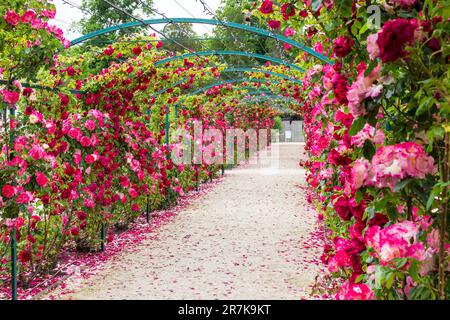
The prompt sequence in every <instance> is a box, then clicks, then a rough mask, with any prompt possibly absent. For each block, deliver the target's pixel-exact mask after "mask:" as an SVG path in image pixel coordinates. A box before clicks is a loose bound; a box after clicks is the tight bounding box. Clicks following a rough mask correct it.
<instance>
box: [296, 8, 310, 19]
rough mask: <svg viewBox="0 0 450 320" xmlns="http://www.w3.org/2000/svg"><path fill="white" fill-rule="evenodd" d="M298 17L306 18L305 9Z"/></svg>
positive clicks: (306, 12)
mask: <svg viewBox="0 0 450 320" xmlns="http://www.w3.org/2000/svg"><path fill="white" fill-rule="evenodd" d="M298 15H299V16H300V17H302V18H306V17H307V16H308V11H306V10H305V9H303V10H301V11H300V12H299V13H298Z"/></svg>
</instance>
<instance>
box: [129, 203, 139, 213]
mask: <svg viewBox="0 0 450 320" xmlns="http://www.w3.org/2000/svg"><path fill="white" fill-rule="evenodd" d="M131 210H133V211H134V212H139V210H140V209H139V205H137V204H136V203H135V204H133V205H132V206H131Z"/></svg>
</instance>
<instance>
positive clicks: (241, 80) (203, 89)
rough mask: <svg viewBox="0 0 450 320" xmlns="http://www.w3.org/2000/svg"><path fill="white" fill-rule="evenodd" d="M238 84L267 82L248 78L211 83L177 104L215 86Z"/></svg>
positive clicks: (275, 82)
mask: <svg viewBox="0 0 450 320" xmlns="http://www.w3.org/2000/svg"><path fill="white" fill-rule="evenodd" d="M239 82H258V83H265V82H267V80H263V79H257V78H250V79H231V80H227V81H219V82H215V83H212V84H210V85H207V86H205V87H202V88H199V89H197V90H195V91H194V92H191V93H190V94H188V95H187V96H186V97H185V98H184V99H183V100H182V101H180V102H179V103H178V104H180V103H182V102H183V101H184V100H186V99H187V98H188V97H191V96H193V95H196V94H198V93H201V92H204V91H206V90H208V89H211V88H214V87H217V86H222V85H227V84H231V83H239ZM272 83H274V84H277V83H279V82H278V81H272Z"/></svg>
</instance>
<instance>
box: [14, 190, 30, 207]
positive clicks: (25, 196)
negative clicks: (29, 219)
mask: <svg viewBox="0 0 450 320" xmlns="http://www.w3.org/2000/svg"><path fill="white" fill-rule="evenodd" d="M33 199H34V197H33V195H32V194H31V192H29V191H25V192H22V193H21V194H20V195H19V196H18V197H17V198H16V202H17V203H18V204H26V203H29V202H31V201H33Z"/></svg>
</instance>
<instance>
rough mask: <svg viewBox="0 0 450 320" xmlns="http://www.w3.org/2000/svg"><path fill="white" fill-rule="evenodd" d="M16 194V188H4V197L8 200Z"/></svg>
mask: <svg viewBox="0 0 450 320" xmlns="http://www.w3.org/2000/svg"><path fill="white" fill-rule="evenodd" d="M15 194H16V188H14V187H13V186H12V185H9V184H5V185H4V186H3V187H2V195H3V196H4V197H6V198H12V197H14V195H15Z"/></svg>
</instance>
